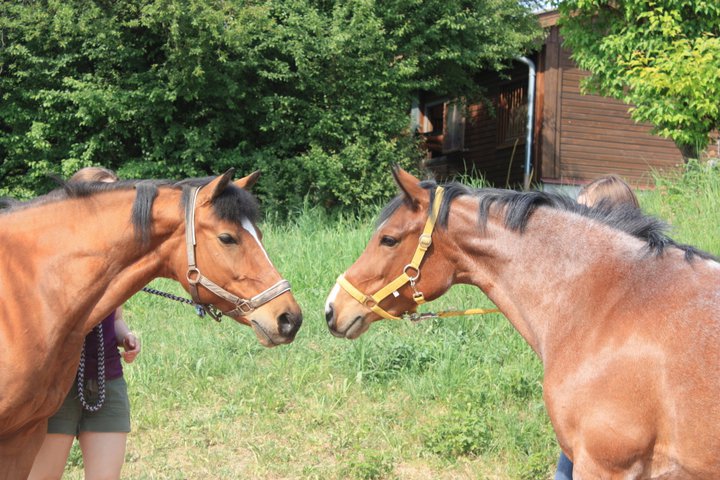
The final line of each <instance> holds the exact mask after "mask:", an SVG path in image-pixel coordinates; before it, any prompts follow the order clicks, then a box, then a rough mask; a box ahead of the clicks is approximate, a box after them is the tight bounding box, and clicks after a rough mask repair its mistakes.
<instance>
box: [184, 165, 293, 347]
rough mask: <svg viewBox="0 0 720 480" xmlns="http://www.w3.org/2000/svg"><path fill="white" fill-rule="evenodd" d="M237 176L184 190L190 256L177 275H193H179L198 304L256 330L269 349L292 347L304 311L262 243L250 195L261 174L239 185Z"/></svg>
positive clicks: (262, 342) (249, 176) (255, 203)
mask: <svg viewBox="0 0 720 480" xmlns="http://www.w3.org/2000/svg"><path fill="white" fill-rule="evenodd" d="M232 173H233V171H232V170H229V171H228V172H226V173H225V174H224V175H221V176H219V177H217V178H215V179H214V180H212V181H210V182H209V183H207V184H205V185H202V184H201V185H194V184H188V185H184V186H183V191H184V193H183V198H184V202H183V203H184V205H185V212H186V213H185V239H186V253H187V256H185V255H184V254H180V255H178V256H177V258H176V262H177V265H176V267H175V271H176V272H187V273H186V274H182V275H181V274H178V275H176V276H177V278H178V280H180V282H181V283H182V284H183V286H184V287H185V289H186V290H188V292H190V294H191V295H192V296H193V300H194V301H195V302H196V303H198V304H200V305H206V306H207V304H212V305H214V306H215V307H217V308H218V309H219V310H220V311H221V312H222V313H223V314H225V315H228V316H230V317H232V318H233V319H235V320H236V321H238V322H240V323H242V324H245V325H248V326H250V327H252V329H253V330H254V332H255V334H256V336H257V338H258V340H259V341H260V343H261V344H263V345H264V346H266V347H273V346H276V345H280V344H284V343H290V342H292V341H293V339H294V338H295V334H296V333H297V331H298V329H299V328H300V325H301V324H302V312H301V310H300V307H299V306H298V304H297V302H296V301H295V298H294V297H293V295H292V293H291V292H290V284H289V283H288V282H287V281H286V280H284V279H283V278H282V276H281V275H280V273H279V272H278V271H277V269H276V268H275V266H274V265H273V263H272V261H271V260H270V257H269V256H268V254H267V252H266V251H265V248H264V247H263V244H262V232H261V231H260V229H259V228H258V227H257V220H258V216H259V209H258V206H257V202H256V200H255V199H254V197H253V196H252V195H251V194H250V193H249V190H250V189H251V188H252V186H253V185H254V184H255V182H256V181H257V179H258V177H259V176H260V174H259V172H255V173H252V174H250V175H248V176H247V177H244V178H242V179H240V180H236V181H235V182H233V181H232V180H231V178H232ZM183 253H185V252H183ZM206 310H207V311H209V313H211V315H214V316H216V315H217V314H213V313H212V308H210V307H206Z"/></svg>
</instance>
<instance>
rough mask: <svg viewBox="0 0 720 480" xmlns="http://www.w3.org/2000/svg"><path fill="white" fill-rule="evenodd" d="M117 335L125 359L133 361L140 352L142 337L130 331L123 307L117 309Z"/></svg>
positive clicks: (128, 361) (129, 361)
mask: <svg viewBox="0 0 720 480" xmlns="http://www.w3.org/2000/svg"><path fill="white" fill-rule="evenodd" d="M115 337H116V338H117V341H118V345H120V346H121V347H122V348H123V350H124V351H122V352H120V354H121V355H122V357H123V359H124V360H125V362H127V363H132V362H133V361H134V360H135V357H137V355H138V353H140V339H139V338H137V335H135V334H134V333H133V332H131V331H130V328H129V327H128V326H127V324H126V323H125V320H123V316H122V307H118V309H117V310H116V311H115Z"/></svg>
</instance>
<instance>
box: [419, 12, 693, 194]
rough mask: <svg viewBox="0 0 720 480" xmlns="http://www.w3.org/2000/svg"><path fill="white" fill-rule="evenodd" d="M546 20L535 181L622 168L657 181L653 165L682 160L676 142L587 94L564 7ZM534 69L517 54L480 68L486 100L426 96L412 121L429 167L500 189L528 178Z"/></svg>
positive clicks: (575, 179) (538, 80) (636, 179)
mask: <svg viewBox="0 0 720 480" xmlns="http://www.w3.org/2000/svg"><path fill="white" fill-rule="evenodd" d="M539 19H540V22H541V24H542V25H543V27H544V28H546V30H547V37H546V40H545V42H544V45H543V46H542V49H541V50H540V51H539V52H537V53H535V54H533V55H531V56H528V58H529V59H530V60H531V61H532V62H533V63H534V65H535V70H536V77H535V92H534V93H535V95H534V102H533V107H534V108H533V109H534V114H533V124H534V126H533V132H532V141H531V147H532V148H531V157H530V162H529V164H530V167H531V168H530V169H529V171H530V172H531V173H530V177H529V180H530V181H531V182H532V183H533V184H538V183H541V184H544V185H547V186H550V185H553V184H563V185H580V184H583V183H586V182H588V181H591V180H592V179H594V178H596V177H598V176H600V175H604V174H607V173H616V174H619V175H621V176H623V177H624V178H625V179H627V180H628V181H630V182H631V183H632V184H634V185H635V186H636V187H646V186H650V185H652V184H653V180H652V172H653V171H668V170H672V169H676V168H677V167H678V166H679V165H681V164H682V163H683V157H682V154H681V153H680V151H679V150H678V148H677V147H676V146H675V144H674V142H672V141H671V140H669V139H665V138H661V137H657V136H654V135H652V134H651V133H650V130H651V127H650V125H647V124H638V123H636V122H634V121H633V120H632V119H631V118H630V115H629V114H628V108H629V105H627V104H624V103H622V102H620V101H618V100H614V99H611V98H606V97H601V96H597V95H584V94H582V93H581V92H580V80H581V79H582V78H583V77H585V76H587V72H585V71H583V70H580V69H579V68H578V67H577V66H576V65H575V64H574V63H573V61H572V60H571V59H570V52H568V51H567V50H566V49H564V48H563V47H562V38H561V35H560V31H559V28H558V25H557V20H558V13H557V12H556V11H553V12H546V13H541V14H539ZM529 72H530V69H529V66H528V65H526V64H525V63H522V62H520V61H518V62H515V63H514V65H513V67H512V68H511V69H510V71H509V72H507V73H509V75H504V76H500V75H498V74H497V73H494V72H486V73H484V74H482V75H480V76H479V77H478V82H479V83H480V85H481V86H482V87H484V88H485V89H486V91H487V96H488V99H489V102H488V103H486V104H478V105H470V106H463V105H461V104H460V103H459V102H458V101H456V100H454V99H448V98H440V97H437V96H434V95H432V94H424V95H421V96H420V98H419V102H418V104H417V105H416V106H415V108H414V109H413V112H414V113H413V121H414V122H415V123H416V127H417V128H418V130H419V131H420V132H421V133H422V134H423V135H424V136H425V138H426V141H427V147H428V154H427V159H426V160H425V165H426V167H427V168H428V169H429V170H431V171H432V172H433V173H434V174H435V176H436V177H438V178H441V179H442V178H446V177H448V176H451V175H454V174H458V173H460V174H464V173H467V174H481V175H482V176H484V178H485V179H486V180H487V181H488V182H489V183H490V184H492V185H494V186H497V187H517V186H520V185H522V184H523V181H524V177H525V176H526V165H525V145H526V143H527V125H528V79H529ZM526 180H527V179H526Z"/></svg>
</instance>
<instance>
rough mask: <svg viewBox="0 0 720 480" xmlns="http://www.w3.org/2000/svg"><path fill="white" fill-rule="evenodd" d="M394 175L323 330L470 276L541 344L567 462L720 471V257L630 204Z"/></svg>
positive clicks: (631, 470) (379, 313)
mask: <svg viewBox="0 0 720 480" xmlns="http://www.w3.org/2000/svg"><path fill="white" fill-rule="evenodd" d="M394 176H395V180H396V181H397V183H398V185H399V186H400V188H401V190H402V193H401V195H400V196H398V197H397V198H396V199H395V200H394V201H392V202H391V203H390V204H389V205H388V206H387V207H386V209H385V210H384V211H383V213H382V214H381V218H380V222H379V226H378V227H377V230H376V231H375V233H374V235H373V237H372V238H371V240H370V243H369V244H368V246H367V247H366V249H365V251H364V252H363V254H362V255H361V256H360V258H359V259H358V260H357V261H356V262H355V263H354V264H353V265H352V266H351V267H350V268H349V269H348V270H347V271H346V272H345V274H344V275H343V276H341V277H340V278H339V281H338V284H337V285H336V286H335V288H334V289H333V291H332V292H331V293H330V296H329V297H328V300H327V303H326V319H327V323H328V326H329V327H330V330H331V332H332V333H333V335H335V336H338V337H345V338H350V339H353V338H357V337H358V336H360V335H361V334H362V333H363V332H365V331H366V330H367V329H368V328H369V326H370V324H371V323H372V322H373V321H375V320H378V319H379V318H381V317H387V318H389V317H397V316H400V315H402V314H403V313H404V312H407V311H412V310H414V309H415V308H416V306H417V303H420V302H421V301H422V299H423V298H426V299H428V300H432V299H434V298H437V297H439V296H440V295H442V294H443V293H444V292H446V291H447V290H448V288H449V287H450V286H451V285H453V284H456V283H464V284H471V285H475V286H477V287H479V288H480V289H481V290H482V291H483V292H484V293H485V294H487V295H488V297H489V298H490V299H491V300H492V301H493V302H495V304H496V305H497V306H498V307H499V308H500V310H501V311H502V312H503V314H504V315H505V316H506V317H507V318H508V319H509V320H510V322H511V323H512V324H513V326H514V327H515V328H516V329H517V330H518V332H519V333H520V334H521V335H522V336H523V338H524V339H525V340H526V341H527V343H528V344H530V346H531V347H532V349H533V350H534V351H535V353H536V354H537V355H538V357H540V360H541V361H542V363H543V366H544V373H545V378H544V400H545V405H546V407H547V411H548V413H549V416H550V420H551V421H552V424H553V427H554V429H555V432H556V434H557V438H558V441H559V443H560V445H561V447H562V449H563V450H564V451H565V453H566V454H567V455H568V456H569V457H570V458H571V459H572V460H573V462H574V464H575V468H574V472H573V474H574V478H576V479H579V480H587V479H638V478H642V479H691V478H692V479H707V480H711V479H713V480H717V479H719V478H720V375H719V374H718V368H720V264H719V263H718V261H717V260H716V259H714V258H713V257H712V256H711V255H709V254H706V253H703V252H700V251H698V250H696V249H694V248H692V247H688V246H683V245H678V244H676V243H675V242H673V241H672V240H670V239H669V238H668V237H667V236H666V235H665V234H664V225H663V224H662V223H661V222H659V221H657V220H655V219H653V218H650V217H647V216H645V215H643V214H642V213H641V212H640V211H639V210H637V209H633V208H622V207H620V208H615V209H611V208H607V207H605V206H602V205H600V206H599V207H598V208H595V209H589V208H587V207H585V206H582V205H579V204H577V203H576V202H575V201H573V200H572V199H570V198H568V197H565V196H561V195H553V194H547V193H542V192H526V193H519V192H513V191H504V190H492V189H480V190H471V189H469V188H467V187H465V186H462V185H460V184H448V185H445V188H444V190H439V189H437V188H436V187H437V186H436V185H435V184H434V183H433V182H420V181H419V180H418V179H416V178H414V177H413V176H412V175H410V174H408V173H406V172H404V171H402V170H395V171H394ZM439 197H442V200H439V202H438V204H436V205H433V202H434V201H435V200H436V199H438V198H439ZM428 218H431V221H430V222H428V221H427V219H428ZM435 220H437V228H434V230H433V229H432V228H431V229H430V230H431V233H430V236H431V242H430V241H428V240H429V239H428V238H427V225H428V224H430V223H433V222H434V221H435ZM424 226H425V229H426V230H425V232H426V234H424V235H423V238H422V239H421V240H420V241H419V240H418V237H419V236H420V235H421V232H422V231H423V228H424ZM419 243H420V244H421V245H425V247H424V248H426V249H427V251H426V254H424V260H423V259H422V257H423V255H422V254H421V255H420V257H421V261H420V262H415V264H414V265H413V262H410V259H411V258H412V257H413V252H418V251H420V250H422V247H421V248H417V246H418V244H419ZM416 255H417V254H416ZM408 262H410V263H408ZM406 264H407V265H406ZM395 277H397V279H396V281H392V282H391V283H394V284H393V285H391V286H390V287H389V288H383V286H384V285H386V284H387V283H388V282H389V281H391V279H393V278H395ZM398 279H399V280H398ZM373 292H377V293H373ZM393 292H394V293H393ZM388 293H391V294H390V295H388Z"/></svg>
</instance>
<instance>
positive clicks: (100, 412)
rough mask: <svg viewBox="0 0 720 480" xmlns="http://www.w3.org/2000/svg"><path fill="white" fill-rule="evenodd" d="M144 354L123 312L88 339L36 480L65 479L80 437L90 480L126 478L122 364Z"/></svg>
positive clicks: (106, 173)
mask: <svg viewBox="0 0 720 480" xmlns="http://www.w3.org/2000/svg"><path fill="white" fill-rule="evenodd" d="M117 180H118V177H117V176H116V175H115V173H114V172H113V171H111V170H108V169H105V168H100V167H87V168H83V169H81V170H79V171H78V172H77V173H76V174H75V175H73V176H72V177H71V178H70V180H69V181H70V182H116V181H117ZM119 346H122V347H123V352H122V353H121V352H120V348H119ZM138 353H140V341H139V339H138V338H137V336H136V335H135V334H134V333H132V332H131V331H130V329H129V328H128V326H127V325H126V324H125V322H124V321H123V316H122V307H118V308H117V309H116V310H115V311H113V312H112V313H111V314H110V315H108V316H107V318H105V319H104V320H103V321H102V322H101V323H100V325H98V326H96V327H95V328H93V330H92V331H91V332H90V333H89V334H88V335H87V337H85V343H84V344H83V350H82V353H81V355H80V366H79V367H78V372H77V376H76V379H75V383H74V384H73V386H72V388H71V389H70V392H68V395H67V397H66V398H65V401H64V402H63V404H62V406H61V407H60V410H58V411H57V412H56V413H55V415H53V416H52V417H51V418H50V419H49V422H48V433H47V435H46V436H45V440H44V442H43V444H42V446H41V447H40V451H39V452H38V454H37V456H36V457H35V462H34V463H33V467H32V470H31V472H30V476H29V477H28V478H29V479H30V480H46V479H60V478H62V476H63V472H64V470H65V464H66V463H67V459H68V455H69V454H70V449H71V447H72V444H73V441H74V440H75V437H77V438H78V441H79V443H80V449H81V450H82V457H83V466H84V470H85V479H86V480H98V479H103V480H107V479H119V478H120V471H121V470H122V466H123V463H124V462H125V444H126V440H127V434H128V433H129V432H130V402H129V399H128V394H127V384H126V383H125V379H124V378H123V372H122V363H121V361H120V358H121V357H122V358H123V359H124V360H125V362H127V363H131V362H133V361H134V360H135V357H137V355H138Z"/></svg>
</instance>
